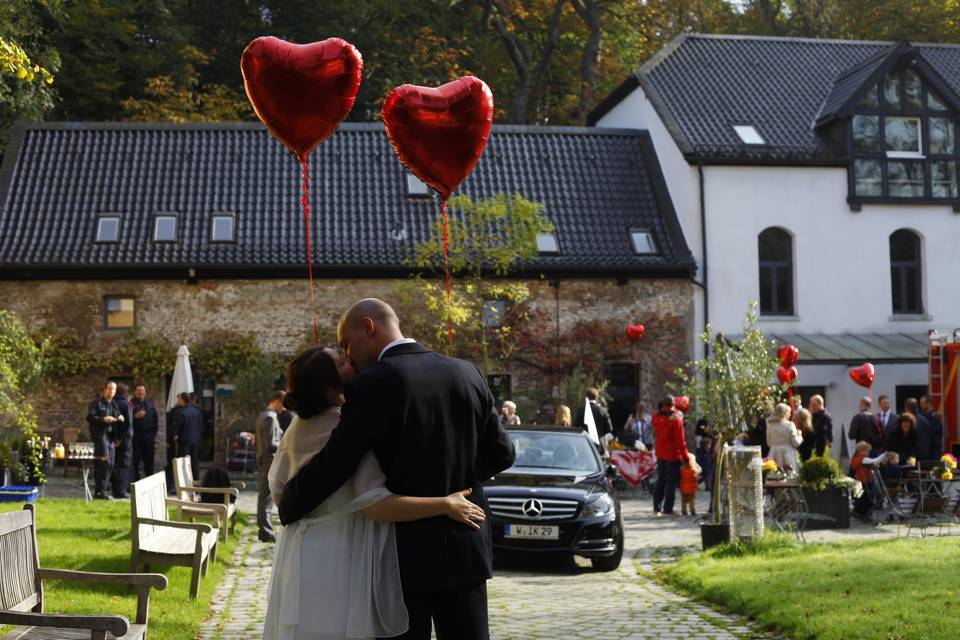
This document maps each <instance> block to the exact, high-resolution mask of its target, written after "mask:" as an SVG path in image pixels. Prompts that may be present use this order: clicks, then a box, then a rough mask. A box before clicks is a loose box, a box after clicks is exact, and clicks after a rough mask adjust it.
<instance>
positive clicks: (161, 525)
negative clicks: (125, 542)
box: [130, 472, 219, 598]
mask: <svg viewBox="0 0 960 640" xmlns="http://www.w3.org/2000/svg"><path fill="white" fill-rule="evenodd" d="M171 506H175V507H181V506H182V505H181V504H180V501H179V500H174V499H172V498H167V481H166V478H165V477H164V474H163V472H160V473H155V474H153V475H152V476H148V477H146V478H142V479H140V480H138V481H137V482H134V483H133V484H132V485H130V516H131V529H130V540H131V542H132V546H133V550H132V553H131V556H130V571H132V572H137V571H139V570H140V567H141V565H142V566H143V570H144V571H150V565H151V564H153V563H157V564H163V565H171V564H172V565H179V566H186V567H192V568H193V574H192V575H191V577H190V597H191V598H196V597H197V593H198V591H199V589H200V577H201V576H205V575H207V565H208V564H209V561H210V560H211V559H213V560H216V559H217V536H218V534H219V530H218V529H217V528H216V527H212V526H210V525H209V524H205V523H193V522H177V521H175V520H169V519H168V518H167V509H168V507H171Z"/></svg>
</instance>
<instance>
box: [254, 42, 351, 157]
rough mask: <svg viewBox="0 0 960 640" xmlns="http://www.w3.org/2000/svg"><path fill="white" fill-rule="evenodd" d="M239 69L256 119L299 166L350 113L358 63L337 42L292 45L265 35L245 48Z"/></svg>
mask: <svg viewBox="0 0 960 640" xmlns="http://www.w3.org/2000/svg"><path fill="white" fill-rule="evenodd" d="M240 70H241V71H242V72H243V86H244V88H246V90H247V97H248V98H250V103H251V104H252V105H253V109H254V111H256V112H257V116H258V117H259V118H260V120H262V121H263V124H265V125H267V128H268V129H270V132H271V133H273V135H275V136H276V137H277V138H278V139H279V140H280V141H281V142H282V143H283V144H285V145H287V146H288V147H289V148H290V150H291V151H293V152H294V153H295V154H296V155H297V158H299V159H300V161H301V162H304V161H306V159H307V156H308V155H309V154H310V152H311V151H313V149H314V148H315V147H316V146H317V145H318V144H320V143H321V142H323V141H324V140H326V139H327V138H329V137H330V136H331V135H332V134H333V132H334V131H336V129H337V126H338V125H339V124H340V123H341V122H342V121H343V119H344V118H346V117H347V114H348V113H350V109H352V108H353V101H354V100H355V99H356V97H357V91H359V89H360V75H361V73H362V71H363V59H362V58H361V57H360V52H359V51H357V49H356V47H354V46H353V45H352V44H350V43H349V42H347V41H345V40H341V39H340V38H328V39H327V40H324V41H322V42H312V43H310V44H294V43H292V42H287V41H285V40H281V39H280V38H274V37H273V36H268V37H263V38H257V39H256V40H254V41H253V42H251V43H250V44H248V45H247V48H246V49H244V50H243V56H242V57H241V58H240Z"/></svg>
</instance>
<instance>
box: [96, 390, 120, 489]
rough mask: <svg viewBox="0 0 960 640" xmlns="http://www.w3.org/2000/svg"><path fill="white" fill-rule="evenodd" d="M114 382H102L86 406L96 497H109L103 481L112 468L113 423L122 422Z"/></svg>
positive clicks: (108, 478)
mask: <svg viewBox="0 0 960 640" xmlns="http://www.w3.org/2000/svg"><path fill="white" fill-rule="evenodd" d="M116 395H117V383H116V382H113V381H112V380H110V381H108V382H107V383H106V384H105V385H103V389H101V390H100V395H99V396H98V397H97V399H96V400H94V401H93V402H91V403H90V406H89V407H88V408H87V424H89V425H90V439H91V440H93V455H94V462H93V479H94V494H93V497H94V498H96V499H97V500H109V499H110V496H109V495H107V482H108V481H109V480H110V473H111V472H112V471H113V460H114V427H115V426H119V427H122V426H123V424H122V423H123V421H124V420H125V419H126V418H124V415H123V411H121V409H120V407H119V405H118V404H117V403H116V401H115V399H116Z"/></svg>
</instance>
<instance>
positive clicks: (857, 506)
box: [850, 425, 886, 521]
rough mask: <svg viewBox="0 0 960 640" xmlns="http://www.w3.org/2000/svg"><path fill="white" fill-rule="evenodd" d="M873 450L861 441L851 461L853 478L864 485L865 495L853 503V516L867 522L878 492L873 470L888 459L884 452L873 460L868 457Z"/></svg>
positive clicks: (868, 444)
mask: <svg viewBox="0 0 960 640" xmlns="http://www.w3.org/2000/svg"><path fill="white" fill-rule="evenodd" d="M851 428H853V425H851ZM872 448H873V445H872V444H871V443H869V442H867V441H866V440H861V441H860V442H858V443H857V444H856V446H855V448H854V450H853V458H852V459H851V460H850V470H851V471H853V477H854V478H856V479H857V480H858V481H859V482H860V484H862V485H863V493H862V494H861V495H860V497H859V498H856V499H854V501H853V515H855V516H857V517H858V518H860V519H861V520H865V521H866V520H869V519H870V512H871V511H873V508H874V505H875V504H876V502H875V499H876V495H877V490H876V485H875V484H874V475H873V470H874V467H876V466H877V465H879V464H880V463H881V462H883V459H884V458H885V457H886V454H885V453H883V452H881V453H880V455H878V456H876V457H873V458H870V457H867V456H868V455H869V453H870V450H871V449H872Z"/></svg>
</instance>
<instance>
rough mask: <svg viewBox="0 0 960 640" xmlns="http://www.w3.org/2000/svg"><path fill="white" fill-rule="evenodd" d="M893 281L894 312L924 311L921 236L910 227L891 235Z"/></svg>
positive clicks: (891, 279)
mask: <svg viewBox="0 0 960 640" xmlns="http://www.w3.org/2000/svg"><path fill="white" fill-rule="evenodd" d="M890 283H891V285H892V287H891V291H892V292H893V312H894V313H923V267H922V265H921V255H920V237H919V236H918V235H917V234H915V233H914V232H913V231H909V230H908V229H900V230H899V231H894V232H893V233H892V234H891V235H890Z"/></svg>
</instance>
